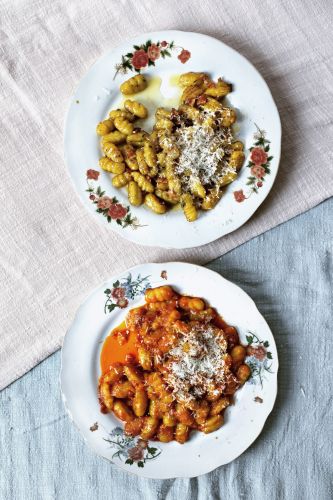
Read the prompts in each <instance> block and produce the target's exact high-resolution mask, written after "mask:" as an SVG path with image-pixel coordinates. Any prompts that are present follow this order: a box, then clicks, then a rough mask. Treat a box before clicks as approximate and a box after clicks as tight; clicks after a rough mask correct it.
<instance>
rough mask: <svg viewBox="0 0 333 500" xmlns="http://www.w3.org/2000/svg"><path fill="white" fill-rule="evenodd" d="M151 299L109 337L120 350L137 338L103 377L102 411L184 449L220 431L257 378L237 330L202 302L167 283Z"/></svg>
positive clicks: (131, 429)
mask: <svg viewBox="0 0 333 500" xmlns="http://www.w3.org/2000/svg"><path fill="white" fill-rule="evenodd" d="M151 196H154V195H151ZM145 301H146V302H145V305H143V306H142V307H138V308H135V309H131V310H130V311H129V312H128V314H127V317H126V320H125V324H123V325H122V326H120V327H118V328H116V329H115V330H114V331H113V332H112V333H111V335H114V336H116V339H117V342H118V344H119V346H121V347H122V348H124V346H126V343H127V342H130V340H129V339H131V348H132V351H131V354H127V355H126V356H125V359H124V361H123V362H117V363H113V364H111V365H110V366H108V368H107V370H105V371H104V373H102V375H101V377H100V380H99V401H100V405H101V411H102V412H103V413H108V412H113V413H114V414H115V416H116V417H117V418H119V419H120V420H122V421H123V422H124V424H125V433H126V434H128V435H131V436H137V435H140V436H141V438H142V439H143V440H149V439H154V440H159V441H161V442H164V443H167V442H169V441H173V440H175V441H178V443H181V444H183V443H185V442H186V441H187V440H188V439H189V437H190V432H191V431H192V430H198V431H202V432H204V433H206V434H207V433H210V432H214V431H216V430H217V429H219V428H220V427H221V426H222V425H223V422H224V417H223V415H224V412H225V410H226V408H227V407H228V406H229V405H231V404H232V403H233V394H234V393H235V392H236V390H237V389H238V388H239V387H241V386H242V385H243V384H244V383H245V382H246V380H247V379H248V378H249V377H250V375H251V370H250V367H249V366H248V365H247V364H246V363H245V357H246V349H245V347H243V346H242V345H241V344H240V343H239V337H238V333H237V331H236V329H235V328H234V327H232V326H229V325H228V324H227V323H225V321H224V320H223V319H222V318H221V316H219V315H218V314H217V312H216V311H215V309H213V308H212V307H209V306H208V305H207V304H206V302H205V301H204V300H203V299H201V298H199V297H188V296H182V295H179V294H178V293H177V292H176V291H175V290H174V289H173V288H172V287H170V286H167V285H165V286H161V287H158V288H152V289H148V290H147V291H146V293H145ZM133 338H134V341H133ZM133 342H134V346H135V350H134V351H133ZM119 348H120V347H119Z"/></svg>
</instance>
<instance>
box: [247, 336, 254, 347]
mask: <svg viewBox="0 0 333 500" xmlns="http://www.w3.org/2000/svg"><path fill="white" fill-rule="evenodd" d="M246 341H247V343H248V344H249V345H251V344H252V342H253V337H252V335H246Z"/></svg>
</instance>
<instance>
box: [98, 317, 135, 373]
mask: <svg viewBox="0 0 333 500" xmlns="http://www.w3.org/2000/svg"><path fill="white" fill-rule="evenodd" d="M129 355H130V356H132V357H134V358H135V359H137V347H136V334H135V333H132V332H131V333H129V331H128V330H127V328H126V325H125V322H123V323H121V324H120V325H119V326H117V327H116V328H114V329H113V330H112V331H111V333H110V334H109V335H108V336H107V337H106V339H105V341H104V344H103V347H102V352H101V359H100V360H101V371H102V373H103V374H104V373H106V372H107V371H109V370H110V365H113V364H115V363H121V364H124V363H126V361H127V362H128V359H127V360H126V357H128V356H129Z"/></svg>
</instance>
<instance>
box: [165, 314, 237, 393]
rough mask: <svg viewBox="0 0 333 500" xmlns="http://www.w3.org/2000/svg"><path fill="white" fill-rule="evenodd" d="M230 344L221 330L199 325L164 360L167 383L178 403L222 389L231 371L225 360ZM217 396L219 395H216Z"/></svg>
mask: <svg viewBox="0 0 333 500" xmlns="http://www.w3.org/2000/svg"><path fill="white" fill-rule="evenodd" d="M226 353H227V342H226V340H225V338H224V336H223V335H221V330H219V329H218V328H216V327H214V326H211V325H205V324H202V323H197V324H194V325H193V326H192V329H191V330H190V332H189V333H185V334H183V335H182V337H181V338H180V340H179V343H178V344H177V346H176V347H174V348H173V349H171V350H170V351H169V352H168V353H167V354H166V355H165V357H164V361H166V362H167V366H168V371H167V372H166V373H165V374H164V379H165V381H166V383H167V384H168V386H169V387H170V388H171V389H172V391H173V392H174V393H176V394H177V399H179V400H181V401H183V402H189V401H193V400H194V399H196V398H201V397H202V396H204V394H205V393H206V392H207V391H208V390H211V388H212V386H218V387H221V386H222V385H223V384H224V383H225V374H226V372H227V371H229V369H228V367H227V366H226V365H225V362H224V356H225V354H226ZM217 393H218V391H217Z"/></svg>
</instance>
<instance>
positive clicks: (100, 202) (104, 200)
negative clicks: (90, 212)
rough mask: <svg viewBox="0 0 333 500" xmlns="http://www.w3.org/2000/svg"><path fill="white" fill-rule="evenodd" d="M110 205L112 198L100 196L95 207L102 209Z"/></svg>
mask: <svg viewBox="0 0 333 500" xmlns="http://www.w3.org/2000/svg"><path fill="white" fill-rule="evenodd" d="M111 205H112V200H111V198H109V197H108V196H102V197H101V198H100V199H99V200H98V202H97V207H98V208H100V209H102V210H106V209H107V208H110V207H111Z"/></svg>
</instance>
